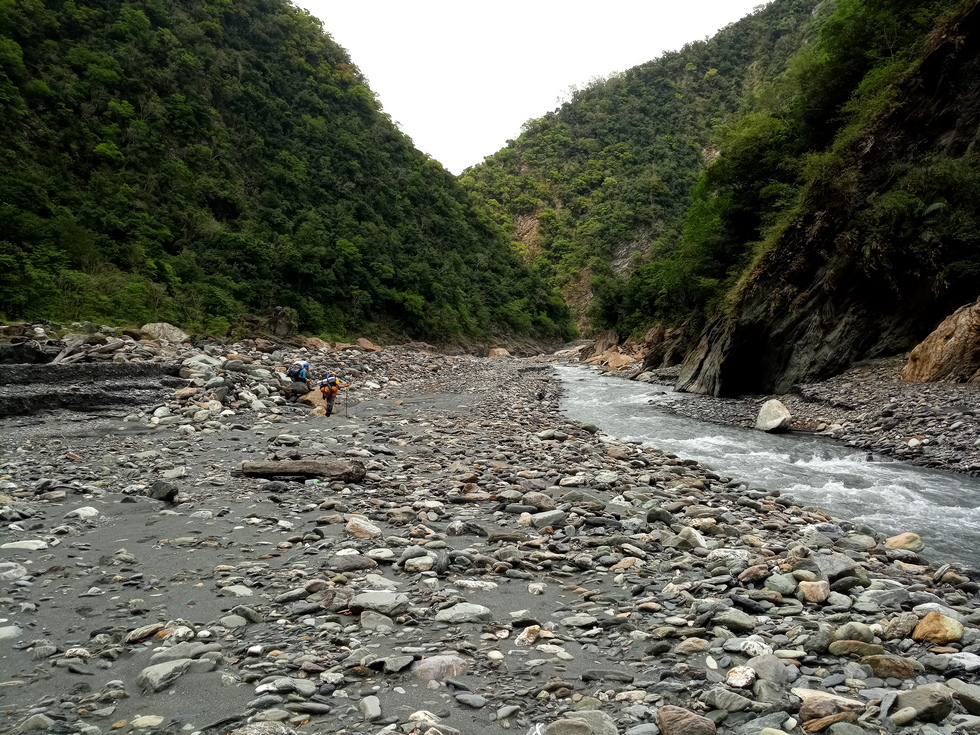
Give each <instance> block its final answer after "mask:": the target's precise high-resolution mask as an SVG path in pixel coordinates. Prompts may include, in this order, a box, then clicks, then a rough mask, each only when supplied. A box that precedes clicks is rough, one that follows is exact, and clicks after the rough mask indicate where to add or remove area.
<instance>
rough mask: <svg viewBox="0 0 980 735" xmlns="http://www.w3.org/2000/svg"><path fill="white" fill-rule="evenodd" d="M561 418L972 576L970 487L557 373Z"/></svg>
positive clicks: (979, 504) (589, 376)
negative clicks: (913, 547) (903, 538)
mask: <svg viewBox="0 0 980 735" xmlns="http://www.w3.org/2000/svg"><path fill="white" fill-rule="evenodd" d="M557 371H558V375H559V377H560V379H561V381H562V384H563V387H564V397H563V400H562V410H563V412H564V413H565V415H566V416H569V417H570V418H572V419H574V420H576V421H580V422H583V423H591V424H595V425H596V426H598V427H599V428H600V429H601V430H602V431H603V432H605V433H606V434H609V435H612V436H616V437H619V438H620V439H623V440H626V441H635V442H640V443H642V444H645V445H647V446H652V447H657V448H658V449H662V450H663V451H665V452H671V453H673V454H676V455H677V456H678V457H681V458H683V459H695V460H697V461H698V462H700V463H701V464H702V465H704V466H705V467H707V468H709V469H710V470H713V471H714V472H717V473H718V474H720V475H723V476H728V477H731V478H733V479H736V480H740V481H742V482H744V483H746V484H748V485H749V486H750V487H753V488H766V489H768V490H773V489H778V490H780V491H781V492H782V493H783V494H784V495H788V496H790V497H792V498H794V499H795V500H797V501H799V502H801V503H802V504H803V505H814V506H817V507H819V508H821V509H822V510H824V511H826V512H828V513H830V514H831V515H833V516H834V517H836V518H838V519H839V520H849V521H854V522H858V523H866V524H867V525H869V526H871V527H872V528H875V529H877V530H880V531H884V532H887V533H889V534H894V533H900V532H903V531H914V532H915V533H918V534H919V535H920V536H921V537H922V540H923V541H924V542H925V544H926V550H925V552H924V553H923V555H924V556H925V557H926V558H929V559H931V560H934V561H944V560H945V561H959V562H962V563H964V564H966V565H968V566H969V567H971V568H973V569H977V570H980V478H976V477H968V476H966V475H959V474H956V473H952V472H942V471H939V470H930V469H926V468H921V467H914V466H912V465H907V464H903V463H901V462H893V461H887V460H885V459H882V458H878V457H875V458H873V461H868V453H867V452H865V451H859V450H855V449H852V448H850V447H845V446H842V445H840V444H837V443H834V442H832V441H831V440H829V439H827V438H824V437H818V436H811V435H797V434H783V435H773V434H766V433H763V432H761V431H756V430H753V429H742V428H737V427H728V426H721V425H717V424H712V423H708V422H704V421H697V420H695V419H689V418H686V417H683V416H676V415H673V414H672V413H670V412H669V411H668V410H667V409H666V408H665V406H666V405H667V404H669V403H670V402H672V401H683V400H685V398H686V396H685V394H683V393H673V392H672V391H670V389H669V388H664V387H663V386H654V385H648V384H645V383H637V382H635V381H630V380H624V379H622V378H613V377H604V376H602V375H601V374H600V373H599V372H598V371H596V370H594V369H591V368H588V367H584V366H559V367H558V368H557Z"/></svg>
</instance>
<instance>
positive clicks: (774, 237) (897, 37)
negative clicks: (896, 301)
mask: <svg viewBox="0 0 980 735" xmlns="http://www.w3.org/2000/svg"><path fill="white" fill-rule="evenodd" d="M959 5H962V3H961V2H960V0H945V1H943V2H935V1H929V2H926V1H923V0H915V1H912V0H838V2H836V3H835V4H834V5H833V6H830V5H827V6H821V11H822V12H821V13H818V14H817V16H816V18H815V21H816V29H817V30H818V34H817V38H816V39H815V41H814V42H813V43H811V44H809V45H808V46H807V47H806V48H805V49H803V50H802V51H801V52H800V53H799V54H797V55H796V56H795V57H794V58H793V59H792V61H791V62H790V64H789V68H788V70H787V72H786V73H785V74H783V75H780V76H778V77H776V78H775V79H773V80H772V81H770V82H768V83H766V84H765V85H762V86H761V87H760V89H759V90H758V91H757V93H756V94H754V95H753V96H752V98H751V99H750V107H749V111H748V112H747V113H746V114H744V115H743V116H742V117H740V118H739V119H738V120H737V121H735V122H733V123H732V124H730V125H727V126H724V127H722V128H721V129H719V131H718V134H717V141H718V147H719V149H720V155H719V158H718V159H717V161H716V162H715V163H714V164H713V165H712V166H710V167H709V168H708V169H707V170H706V171H705V172H703V173H702V175H701V177H700V180H699V182H698V185H697V187H696V188H695V189H694V193H693V202H692V205H691V207H690V209H689V210H688V212H687V218H686V221H685V225H684V231H683V236H682V238H681V240H680V242H679V243H678V244H677V245H676V247H674V248H672V249H670V250H668V251H667V252H664V253H661V254H660V257H658V258H656V259H651V260H650V261H649V262H648V263H646V264H644V265H642V266H640V267H638V268H637V269H636V270H635V271H634V273H633V274H632V277H631V278H630V280H629V281H628V282H626V283H623V284H620V287H619V289H618V290H617V291H616V292H615V293H614V294H613V295H612V296H611V298H609V299H607V301H606V307H607V310H608V314H607V319H608V320H609V321H611V322H618V323H626V324H636V323H637V322H638V321H642V320H643V319H650V318H660V319H667V320H670V319H676V318H679V317H681V316H685V315H689V314H691V313H694V314H696V315H697V316H699V317H703V316H704V315H705V312H706V311H710V310H711V309H712V308H713V307H714V306H716V305H718V304H719V303H720V300H721V299H722V297H723V296H725V295H726V294H728V293H730V292H731V291H732V289H736V288H737V287H738V285H739V284H740V283H744V282H745V277H746V276H747V275H748V274H749V273H750V272H751V266H752V265H753V264H754V263H755V262H758V259H759V257H760V255H761V254H762V253H763V252H765V251H766V250H768V249H769V248H772V247H776V246H777V243H779V242H780V237H781V235H782V233H783V232H784V230H785V228H786V227H787V226H789V225H790V223H791V222H793V219H794V217H795V216H796V215H798V213H799V212H800V211H801V210H802V209H803V207H804V206H805V202H806V195H807V193H808V192H809V191H810V190H811V189H812V187H813V185H814V183H815V182H817V181H822V182H824V183H825V184H827V185H828V186H829V187H830V188H831V189H832V190H833V191H834V194H833V196H834V198H835V199H836V200H837V201H840V202H849V201H850V204H848V207H849V208H851V209H852V210H853V211H854V215H853V219H852V221H851V222H849V223H848V224H847V227H846V230H847V231H846V234H845V237H846V240H847V242H848V244H850V245H852V246H853V247H855V248H857V249H859V250H862V251H863V254H862V257H863V259H864V267H865V268H866V269H868V270H875V271H877V272H878V274H879V275H880V277H881V278H884V279H889V278H891V277H892V276H893V275H894V274H892V273H890V271H891V270H892V269H893V268H896V267H898V268H900V269H902V270H903V271H904V273H903V275H905V276H907V275H909V273H908V266H909V263H912V268H913V269H914V270H915V271H916V273H917V274H918V275H919V276H922V277H927V278H933V279H935V285H936V287H942V288H951V289H954V290H959V291H960V292H962V293H963V298H974V297H975V294H974V296H973V297H968V296H967V294H968V293H969V292H970V291H971V289H972V291H975V287H970V286H969V285H968V284H969V281H968V280H967V279H969V278H975V277H976V275H977V273H978V272H980V271H978V266H980V249H978V248H977V244H978V236H977V231H976V229H975V228H976V226H977V224H980V222H978V216H980V215H978V212H977V210H976V198H975V196H976V192H977V186H978V184H980V170H978V168H977V166H976V162H977V161H976V158H977V156H976V154H972V153H971V154H968V155H967V156H965V157H964V158H961V159H956V160H952V159H950V158H948V157H947V156H946V155H939V154H936V155H930V156H927V157H926V158H924V159H918V160H915V161H914V162H913V161H912V160H908V159H906V158H905V157H904V154H905V152H904V151H900V152H899V153H900V154H901V155H900V156H899V159H898V161H897V162H895V163H894V164H893V165H892V170H891V171H890V172H889V174H888V175H887V176H886V177H885V179H886V181H884V182H883V184H884V186H883V188H882V189H881V190H879V191H876V192H874V193H873V194H872V196H871V198H870V199H868V200H867V201H865V200H862V201H851V200H853V199H854V197H855V195H856V192H855V191H854V190H853V183H852V182H853V181H854V180H855V178H856V171H855V169H854V166H855V165H856V161H857V159H858V155H857V154H856V152H855V148H856V147H857V148H859V147H860V146H857V145H856V141H858V139H859V138H860V136H862V135H863V134H865V132H866V131H867V129H868V125H869V123H870V122H871V121H872V120H873V119H875V117H876V116H877V115H880V114H882V113H884V112H886V111H888V110H889V109H890V105H891V104H892V101H893V98H894V96H895V94H896V90H897V84H898V83H899V82H900V81H901V80H903V79H904V78H905V77H906V75H907V74H908V73H909V72H910V71H911V70H913V69H914V68H915V67H916V66H917V64H918V62H919V60H920V59H921V56H922V54H923V50H924V48H925V44H926V39H927V36H928V34H929V32H930V31H932V30H933V28H934V27H935V26H936V24H937V23H938V22H939V20H940V19H941V18H942V17H943V15H944V13H948V12H949V11H950V10H952V9H955V8H956V6H959ZM831 11H832V12H831ZM840 244H841V243H835V245H840ZM829 245H830V244H829V243H828V246H829ZM909 254H915V255H913V257H911V258H909V257H907V256H909ZM899 255H901V257H898V256H899ZM899 263H902V265H898V264H899ZM975 282H976V281H973V283H975Z"/></svg>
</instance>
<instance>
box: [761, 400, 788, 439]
mask: <svg viewBox="0 0 980 735" xmlns="http://www.w3.org/2000/svg"><path fill="white" fill-rule="evenodd" d="M792 423H793V414H791V413H790V412H789V409H788V408H786V406H784V405H783V403H782V402H781V401H777V400H776V399H775V398H773V399H772V400H770V401H766V402H765V403H764V404H762V409H761V410H760V411H759V417H758V418H757V419H756V420H755V428H757V429H759V430H760V431H766V432H769V433H770V434H776V433H779V432H783V431H789V427H790V425H791V424H792Z"/></svg>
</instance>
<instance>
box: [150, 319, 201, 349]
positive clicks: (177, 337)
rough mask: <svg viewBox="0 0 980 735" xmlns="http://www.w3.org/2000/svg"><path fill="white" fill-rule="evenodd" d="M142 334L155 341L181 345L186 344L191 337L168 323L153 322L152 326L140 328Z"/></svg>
mask: <svg viewBox="0 0 980 735" xmlns="http://www.w3.org/2000/svg"><path fill="white" fill-rule="evenodd" d="M140 332H142V333H143V334H148V335H150V336H151V337H153V339H159V340H163V341H165V342H173V343H175V344H176V343H180V342H186V341H187V340H189V339H190V338H191V337H190V335H189V334H187V332H184V331H183V330H181V329H178V328H177V327H175V326H174V325H173V324H168V323H167V322H152V323H151V324H144V325H143V326H142V327H140Z"/></svg>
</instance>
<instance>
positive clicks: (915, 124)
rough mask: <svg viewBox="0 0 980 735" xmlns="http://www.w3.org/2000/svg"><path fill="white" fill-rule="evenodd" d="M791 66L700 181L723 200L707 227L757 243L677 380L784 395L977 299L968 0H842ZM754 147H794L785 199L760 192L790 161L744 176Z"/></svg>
mask: <svg viewBox="0 0 980 735" xmlns="http://www.w3.org/2000/svg"><path fill="white" fill-rule="evenodd" d="M944 13H945V15H944ZM937 20H938V25H937ZM798 63H799V66H800V68H801V69H802V70H804V71H805V72H806V74H805V75H804V76H803V78H804V79H805V80H806V83H804V84H802V85H799V86H798V87H797V88H796V89H795V91H794V92H793V93H792V94H790V95H789V96H788V97H787V98H786V101H785V104H783V105H781V106H779V107H775V108H772V109H770V110H760V111H759V112H758V113H757V115H756V118H755V122H753V123H752V125H753V126H754V127H755V128H756V129H757V130H766V131H768V132H767V133H766V134H763V133H760V134H759V135H757V136H756V146H755V151H756V153H754V154H752V153H748V152H746V151H743V152H742V153H741V154H736V155H734V156H732V157H731V158H730V170H729V171H728V172H727V173H721V174H720V175H719V176H718V177H717V180H716V181H715V184H714V185H713V186H711V187H706V190H705V195H706V196H709V195H710V196H712V197H714V198H716V199H718V198H721V199H725V200H727V201H728V203H729V205H728V206H727V207H726V208H725V211H723V212H721V213H720V214H719V216H717V217H716V218H715V222H716V224H717V225H718V227H719V228H724V229H726V231H727V232H729V233H731V235H732V237H733V241H735V242H738V241H741V242H743V243H744V242H747V241H751V240H753V239H755V238H756V237H761V239H760V240H759V241H758V243H757V244H756V245H755V252H756V256H755V260H754V261H753V263H752V264H751V266H750V267H749V268H748V269H747V270H746V271H745V273H744V274H743V276H742V278H741V279H740V281H739V282H738V283H737V284H736V285H735V287H734V288H733V289H732V290H731V292H730V293H729V294H728V297H727V302H726V303H725V305H724V308H723V309H722V310H721V311H720V313H719V314H718V315H717V316H715V318H714V319H713V321H712V322H711V323H710V324H709V325H708V327H707V329H705V331H704V333H703V334H702V335H701V338H700V341H699V344H698V345H697V347H696V349H695V350H693V351H692V352H691V354H690V355H689V356H688V359H687V361H686V362H685V364H684V366H683V369H682V374H681V379H680V381H679V387H680V388H682V389H686V390H691V391H698V392H707V393H712V394H715V395H731V394H738V393H746V392H760V391H777V392H783V391H787V390H789V389H790V388H791V387H792V386H793V384H794V383H796V382H801V381H808V380H815V379H820V378H823V377H826V376H828V375H832V374H835V373H837V372H840V371H841V370H842V369H844V368H846V367H847V366H848V365H849V364H850V363H851V362H852V361H853V360H856V359H861V358H867V357H877V356H883V355H891V354H896V353H898V352H901V351H904V350H908V349H910V348H911V347H912V346H914V345H915V344H916V342H918V341H919V340H921V339H923V338H924V337H925V336H926V335H927V334H928V333H929V332H930V331H931V330H932V329H933V328H934V327H935V326H936V325H937V324H938V323H939V322H940V321H941V320H942V319H943V318H944V317H945V316H946V315H948V314H950V313H951V312H952V311H954V310H955V309H956V308H957V307H959V306H962V305H963V304H966V303H968V302H971V301H974V300H975V299H976V298H977V297H978V295H980V204H978V202H980V154H978V152H977V144H978V142H980V133H978V131H980V5H978V3H977V2H976V1H975V0H970V1H969V2H965V3H964V2H914V1H913V0H904V1H901V0H840V2H839V8H838V11H837V13H835V16H834V17H833V18H831V19H830V20H829V21H828V24H827V26H826V27H825V28H824V29H823V30H822V31H821V38H820V43H819V44H817V46H816V48H815V52H814V53H813V54H810V55H809V56H808V57H806V58H803V59H801V60H800V61H799V62H798ZM821 144H823V145H821ZM761 152H764V155H766V156H767V157H768V158H769V160H770V161H776V162H786V161H788V160H789V159H793V158H795V159H798V158H799V157H800V156H801V154H802V155H804V156H805V158H806V161H807V165H806V166H805V167H803V168H802V169H800V168H796V169H795V171H796V175H795V178H796V181H795V182H793V183H794V185H795V186H796V187H797V188H798V192H799V193H798V195H797V196H796V197H795V198H792V199H791V201H792V204H791V205H790V206H788V207H786V208H784V209H783V211H778V210H775V209H774V208H771V207H770V208H768V209H767V208H766V207H764V206H760V203H759V201H758V198H757V194H758V192H759V191H760V190H761V189H762V188H763V187H764V186H768V185H772V182H773V180H774V179H778V178H779V177H780V174H779V173H776V174H775V175H770V174H771V173H772V172H779V171H780V168H781V169H782V171H783V173H782V174H781V175H782V177H783V181H784V183H788V182H789V179H790V178H791V177H788V176H787V173H786V172H788V171H794V167H787V166H785V165H784V166H782V167H780V166H778V165H777V166H774V167H771V168H769V169H768V171H769V172H770V174H767V175H765V176H760V175H752V174H751V172H752V171H753V169H754V170H756V171H758V170H759V169H758V160H759V157H760V155H762V153H761ZM724 155H725V154H724V152H723V154H722V156H723V157H724ZM752 161H754V162H755V163H754V164H752V165H749V164H750V162H752ZM736 211H740V212H741V213H742V215H741V218H742V221H743V223H744V224H743V227H742V229H741V230H738V229H736V230H735V231H734V232H733V231H732V229H731V227H730V226H731V225H732V223H733V219H732V217H731V214H732V213H733V212H736ZM773 217H774V225H773V226H772V227H770V228H765V227H760V226H759V223H760V222H761V220H762V219H764V218H773ZM753 229H754V233H753ZM753 234H754V236H753ZM748 244H749V245H750V246H751V242H749V243H748ZM750 249H751V248H750Z"/></svg>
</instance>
